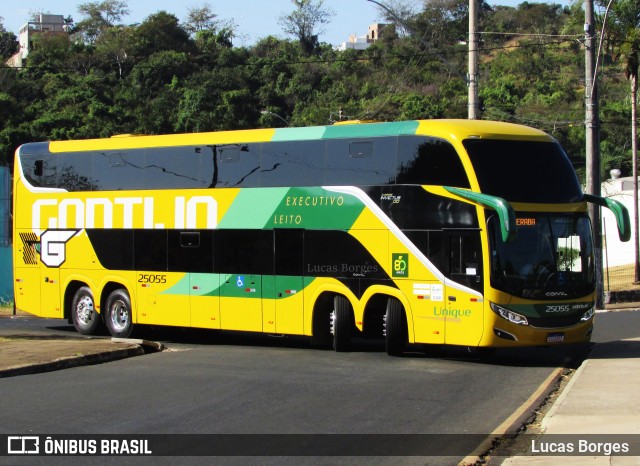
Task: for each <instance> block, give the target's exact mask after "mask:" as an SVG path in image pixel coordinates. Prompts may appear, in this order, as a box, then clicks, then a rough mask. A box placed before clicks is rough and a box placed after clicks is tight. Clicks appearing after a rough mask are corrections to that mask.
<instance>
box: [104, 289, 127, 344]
mask: <svg viewBox="0 0 640 466" xmlns="http://www.w3.org/2000/svg"><path fill="white" fill-rule="evenodd" d="M104 320H105V323H106V325H107V329H109V333H110V334H111V336H114V337H117V338H128V337H129V336H130V335H131V332H132V331H133V313H132V311H131V300H130V299H129V293H127V291H126V290H123V289H122V288H119V289H117V290H114V291H112V292H111V294H109V297H108V298H107V304H106V310H105V316H104Z"/></svg>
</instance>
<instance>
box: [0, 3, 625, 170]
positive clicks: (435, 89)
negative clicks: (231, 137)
mask: <svg viewBox="0 0 640 466" xmlns="http://www.w3.org/2000/svg"><path fill="white" fill-rule="evenodd" d="M636 1H637V0H636ZM314 3H315V4H316V6H318V4H319V5H320V6H322V2H321V1H320V2H313V1H312V0H302V1H296V2H293V5H292V9H293V11H292V13H294V12H295V13H305V10H303V9H302V8H303V7H305V6H308V5H309V4H314ZM467 5H468V2H467V0H431V1H428V2H424V3H420V6H421V8H420V11H419V12H402V11H401V10H398V11H397V16H396V19H397V18H398V17H402V22H401V23H398V24H397V25H396V28H395V31H392V32H389V33H387V34H386V35H384V36H383V38H382V39H381V40H379V41H378V42H376V43H375V44H373V45H372V46H371V47H369V48H368V49H367V50H365V51H355V50H347V51H343V52H340V51H336V50H335V49H334V47H333V46H332V45H330V44H323V43H319V42H318V40H317V37H318V36H317V32H316V34H315V35H314V34H313V32H314V31H313V30H312V31H311V33H309V31H297V30H296V29H295V26H296V23H295V19H296V18H297V17H296V16H294V15H291V16H289V17H286V18H283V19H282V21H283V37H288V38H287V39H281V38H276V37H271V36H270V37H265V38H263V39H261V40H260V41H259V42H257V43H256V44H254V45H251V46H238V45H236V42H235V39H236V38H235V33H234V26H233V24H231V23H230V22H229V21H224V20H222V19H219V18H217V16H216V15H215V13H214V12H213V11H211V9H210V8H209V7H206V6H205V7H203V8H200V9H193V10H190V13H191V14H190V15H189V18H187V19H185V20H184V21H181V20H179V19H178V18H177V17H176V16H174V15H173V14H171V13H167V12H164V11H159V12H157V13H155V14H153V15H150V16H149V17H147V18H146V19H145V20H144V21H143V22H142V23H140V24H137V25H125V24H124V23H123V22H122V18H124V17H126V13H127V5H126V2H119V1H114V0H108V1H104V2H102V3H92V4H84V5H82V6H83V7H85V8H84V9H82V8H79V10H80V11H83V12H84V13H85V16H84V17H83V18H82V19H81V20H80V21H78V22H73V20H72V19H71V18H69V19H68V21H69V24H70V26H71V31H72V32H73V35H72V40H70V41H69V40H66V38H64V37H48V38H47V37H44V36H43V37H41V38H39V40H37V41H36V42H35V43H34V44H33V50H32V51H31V53H30V54H29V57H28V61H27V63H26V65H25V66H24V67H23V68H19V69H16V68H9V67H6V66H3V67H2V68H0V165H4V164H9V165H10V164H11V163H12V159H13V152H14V151H15V149H16V147H17V146H18V145H20V144H22V143H24V142H29V141H44V140H59V139H79V138H95V137H109V136H111V135H114V134H123V133H132V134H158V133H175V132H202V131H215V130H227V129H240V128H257V127H272V126H284V125H285V123H286V122H288V123H289V124H290V125H292V126H307V125H323V124H328V123H331V122H334V121H337V120H339V119H345V118H349V119H374V120H385V121H392V120H403V119H416V118H420V119H429V118H466V117H467V83H466V79H467V78H466V77H467V46H466V44H465V40H466V37H467V24H468V19H467ZM106 7H110V9H107V8H106ZM92 8H93V9H92ZM480 11H481V13H480V16H481V18H480V31H481V33H480V44H481V49H480V77H479V89H480V97H481V107H482V111H481V117H482V118H483V119H495V120H503V121H511V122H517V123H523V124H527V125H530V126H534V127H537V128H541V129H543V130H545V131H547V132H549V133H550V134H552V135H553V136H555V137H556V138H557V139H558V140H559V141H560V142H561V143H562V144H563V145H564V147H565V149H566V150H567V153H568V155H569V157H570V158H571V160H572V162H573V163H574V166H575V167H576V170H577V171H578V172H579V173H582V172H583V171H584V116H585V111H584V48H583V42H584V41H583V37H584V33H583V26H582V25H583V23H584V14H583V12H582V9H581V4H580V3H578V4H576V5H575V6H574V7H562V6H560V5H554V4H532V3H522V4H521V5H519V6H518V7H517V8H512V7H503V6H497V7H489V6H488V5H487V4H485V3H483V2H481V8H480ZM198 14H199V16H198ZM319 15H320V16H318V17H316V20H318V19H323V20H330V15H329V14H328V13H327V12H326V11H323V10H322V9H321V10H320V11H319ZM323 15H324V16H323ZM315 24H316V25H317V26H320V25H321V24H323V23H322V22H321V21H320V22H316V23H315ZM286 26H288V27H286ZM292 26H293V27H292ZM296 31H297V32H298V33H296ZM284 32H287V34H284ZM0 39H1V40H0V50H1V51H2V53H3V57H4V58H5V59H6V58H7V57H9V56H10V55H11V54H12V53H13V52H14V51H15V50H17V49H16V48H15V45H16V43H15V35H13V34H12V33H10V32H8V31H5V30H4V28H3V27H2V26H1V23H0ZM605 39H606V40H605V41H604V43H603V47H602V56H601V57H600V65H601V68H600V71H601V78H600V99H601V103H600V105H601V119H602V132H601V139H602V170H603V177H604V178H607V177H608V175H607V174H608V171H609V170H610V169H611V168H620V169H621V170H622V174H623V176H625V175H626V176H628V175H630V174H631V152H630V147H631V144H630V134H631V133H630V121H631V119H630V118H631V117H630V111H631V102H630V98H629V95H630V91H629V83H628V81H627V76H626V74H625V62H624V60H623V54H621V53H620V52H619V47H618V43H617V42H616V41H615V40H613V38H612V37H609V36H607V37H605Z"/></svg>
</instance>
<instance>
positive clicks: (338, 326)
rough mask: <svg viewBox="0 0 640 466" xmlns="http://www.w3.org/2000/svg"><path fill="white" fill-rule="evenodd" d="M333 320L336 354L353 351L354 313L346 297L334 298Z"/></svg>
mask: <svg viewBox="0 0 640 466" xmlns="http://www.w3.org/2000/svg"><path fill="white" fill-rule="evenodd" d="M331 320H332V323H331V330H332V333H333V349H334V350H335V351H336V352H344V351H349V350H350V349H351V334H352V328H353V312H351V303H349V300H348V299H347V298H345V297H344V296H336V297H335V298H333V312H332V313H331Z"/></svg>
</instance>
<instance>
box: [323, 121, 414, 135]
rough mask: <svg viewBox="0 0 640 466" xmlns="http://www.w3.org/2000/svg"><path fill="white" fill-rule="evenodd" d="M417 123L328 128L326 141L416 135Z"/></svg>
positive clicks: (400, 122)
mask: <svg viewBox="0 0 640 466" xmlns="http://www.w3.org/2000/svg"><path fill="white" fill-rule="evenodd" d="M419 124H420V123H418V122H417V121H399V122H392V123H371V124H367V123H361V124H352V125H334V126H327V130H326V131H325V133H324V136H323V137H324V139H332V138H368V137H374V136H397V135H398V134H415V133H416V130H417V129H418V125H419Z"/></svg>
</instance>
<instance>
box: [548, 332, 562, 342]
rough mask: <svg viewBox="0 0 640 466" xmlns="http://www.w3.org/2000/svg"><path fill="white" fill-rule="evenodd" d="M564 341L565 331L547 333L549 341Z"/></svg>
mask: <svg viewBox="0 0 640 466" xmlns="http://www.w3.org/2000/svg"><path fill="white" fill-rule="evenodd" d="M563 341H564V333H550V334H548V335H547V343H561V342H563Z"/></svg>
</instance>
